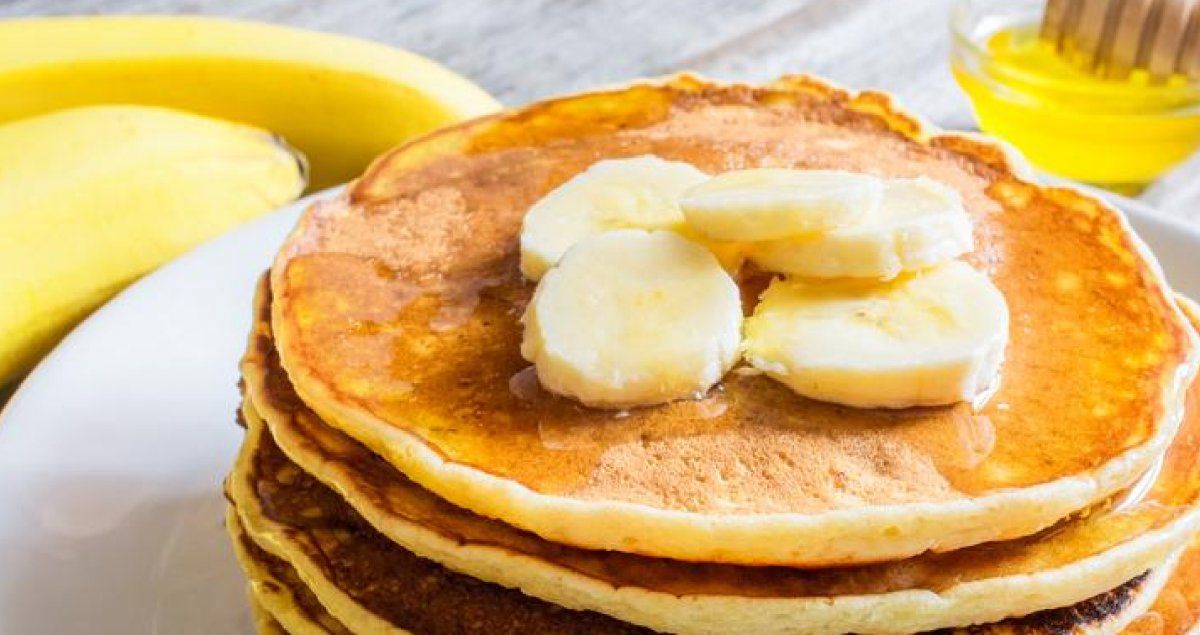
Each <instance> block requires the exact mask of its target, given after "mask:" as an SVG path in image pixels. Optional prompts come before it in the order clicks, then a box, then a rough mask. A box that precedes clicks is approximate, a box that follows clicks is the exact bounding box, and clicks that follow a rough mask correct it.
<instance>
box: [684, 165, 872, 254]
mask: <svg viewBox="0 0 1200 635" xmlns="http://www.w3.org/2000/svg"><path fill="white" fill-rule="evenodd" d="M882 192H883V181H882V180H881V179H879V178H877V177H874V176H871V175H869V174H859V173H855V172H844V171H840V170H789V169H783V168H757V169H752V170H735V171H733V172H725V173H723V174H719V175H717V176H715V177H713V178H712V179H709V180H708V181H706V182H705V183H703V184H701V185H699V186H696V187H694V188H692V189H690V190H688V191H687V192H685V193H684V194H683V198H682V199H680V201H679V205H680V207H682V208H683V214H684V216H685V217H686V218H687V222H688V224H689V225H691V226H692V227H693V228H695V229H696V230H697V231H699V232H700V233H701V234H703V235H705V236H707V237H709V238H711V239H715V240H726V241H762V240H774V239H779V238H786V237H790V236H795V235H797V234H805V233H811V232H818V231H826V230H830V229H834V228H837V227H841V226H844V225H848V224H851V223H853V222H855V221H856V220H858V219H859V218H861V217H862V216H863V215H864V214H867V213H869V212H870V211H871V210H872V209H874V208H875V207H877V206H878V205H879V199H880V197H881V195H882Z"/></svg>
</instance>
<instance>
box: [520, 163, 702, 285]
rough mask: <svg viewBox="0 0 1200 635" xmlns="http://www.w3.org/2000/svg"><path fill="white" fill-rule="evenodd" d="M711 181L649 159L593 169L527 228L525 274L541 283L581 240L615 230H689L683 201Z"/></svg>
mask: <svg viewBox="0 0 1200 635" xmlns="http://www.w3.org/2000/svg"><path fill="white" fill-rule="evenodd" d="M706 179H708V175H707V174H705V173H703V172H701V171H700V170H699V169H697V168H696V167H695V166H693V165H692V164H690V163H682V162H679V161H667V160H664V159H661V158H659V157H656V156H651V155H646V156H640V157H634V158H630V159H611V160H606V161H600V162H598V163H595V164H593V165H592V166H591V167H589V168H588V169H586V170H584V171H583V172H581V173H579V174H578V175H576V176H575V177H573V178H572V179H570V180H569V181H567V182H566V183H563V184H562V185H560V186H558V187H557V188H555V189H554V190H553V191H551V192H550V193H549V194H547V195H546V196H544V197H542V199H541V200H539V201H538V202H537V203H535V204H534V205H533V207H531V208H529V211H528V212H527V213H526V214H525V220H524V222H523V224H522V225H521V273H523V274H524V275H525V277H527V278H529V279H530V280H539V279H540V278H541V277H542V275H543V274H545V273H546V271H547V270H549V269H550V267H553V266H554V265H555V263H557V262H558V261H559V259H560V258H562V256H563V254H564V253H566V251H567V249H568V248H570V247H571V245H574V244H575V243H577V242H579V241H580V240H582V239H584V238H587V237H588V236H592V235H595V234H599V233H600V232H604V231H609V230H613V229H626V228H634V229H675V230H678V229H680V228H681V227H682V226H683V222H684V219H683V213H682V212H681V211H680V209H679V204H678V202H677V199H678V198H679V196H680V195H681V194H682V193H683V192H684V191H685V190H687V189H688V188H690V187H692V186H694V185H697V184H699V183H702V182H704V181H705V180H706Z"/></svg>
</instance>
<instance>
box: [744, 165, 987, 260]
mask: <svg viewBox="0 0 1200 635" xmlns="http://www.w3.org/2000/svg"><path fill="white" fill-rule="evenodd" d="M971 249H972V237H971V219H970V217H969V216H968V215H967V211H966V210H965V209H964V208H963V204H962V200H961V199H960V198H959V196H958V192H956V191H955V190H953V189H952V188H950V187H947V186H945V185H942V184H941V183H938V182H937V181H934V180H933V179H929V178H925V177H919V178H915V179H894V180H891V181H888V182H887V183H886V185H885V186H884V192H883V200H882V201H881V203H880V205H879V206H878V207H876V208H875V209H874V210H872V211H870V212H868V213H867V214H866V216H865V217H864V218H862V219H861V220H860V221H859V222H858V223H855V224H853V225H850V226H848V227H841V228H838V229H833V230H831V231H828V232H824V233H819V234H810V235H807V236H796V237H791V238H786V239H783V240H777V241H768V242H762V243H758V244H755V245H752V246H750V247H749V250H748V251H749V258H750V260H752V261H753V262H754V263H755V264H756V265H758V266H759V267H761V268H763V269H766V270H768V271H776V272H779V273H790V274H796V275H802V276H809V277H814V278H841V277H853V278H879V279H883V280H888V279H891V278H894V277H896V276H897V275H899V274H900V272H902V271H915V270H917V269H921V268H924V267H929V266H932V265H935V264H937V263H939V262H944V261H947V260H952V259H954V258H957V257H959V256H961V255H962V254H964V253H967V252H969V251H971Z"/></svg>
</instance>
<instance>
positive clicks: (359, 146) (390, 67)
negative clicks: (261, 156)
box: [0, 16, 499, 190]
mask: <svg viewBox="0 0 1200 635" xmlns="http://www.w3.org/2000/svg"><path fill="white" fill-rule="evenodd" d="M0 95H3V96H4V98H3V99H0V123H4V122H8V121H13V120H16V119H21V118H24V117H30V116H34V115H40V114H44V113H48V112H51V111H54V110H60V109H63V108H71V107H76V106H85V105H92V104H143V105H152V106H163V107H167V108H177V109H180V110H186V111H189V112H194V113H198V114H201V115H207V116H209V117H217V118H221V119H229V120H232V121H238V122H241V123H246V124H250V125H253V126H258V127H260V128H263V129H266V130H270V131H272V132H274V133H275V134H277V135H279V136H281V137H283V138H284V139H287V141H288V143H290V144H291V145H292V146H294V147H296V148H298V149H299V150H300V151H301V152H303V153H304V155H305V156H307V157H308V158H309V160H310V161H311V162H312V174H311V179H310V186H311V188H312V189H313V190H319V189H324V188H326V187H329V186H332V185H336V184H338V183H344V182H346V181H348V180H350V179H352V178H355V177H357V176H358V175H359V174H361V173H362V171H363V169H364V168H365V167H366V166H367V165H368V164H369V163H370V161H371V160H372V159H374V158H375V157H376V156H378V155H379V154H380V153H382V152H384V151H385V150H388V149H389V148H392V147H393V146H396V145H398V144H400V143H401V142H403V141H406V140H407V139H410V138H412V137H413V136H416V135H419V134H423V133H425V132H428V131H430V130H433V129H434V128H438V127H441V126H443V125H446V124H450V123H454V122H456V121H459V120H462V119H466V118H469V117H474V116H477V115H482V114H486V113H489V112H491V111H493V110H496V109H497V108H498V107H499V104H498V103H497V102H496V101H495V100H494V99H492V98H491V97H490V96H489V95H488V94H487V93H485V92H484V91H483V90H481V89H480V88H479V87H478V86H476V85H475V84H473V83H471V82H470V81H468V80H466V79H464V78H463V77H461V76H459V75H457V74H455V73H453V72H451V71H449V70H447V69H445V68H443V67H442V66H440V65H438V64H436V63H434V62H432V61H430V60H428V59H425V58H423V57H421V56H419V55H414V54H412V53H408V52H406V51H401V50H397V49H394V48H391V47H388V46H384V45H381V44H376V43H374V42H368V41H364V40H358V39H355V38H349V37H342V36H337V35H329V34H325V33H316V32H312V31H304V30H301V29H293V28H286V27H279V26H273V25H268V24H261V23H253V22H240V21H234V20H224V19H216V18H202V17H196V16H112V17H68V18H33V19H20V20H8V21H0Z"/></svg>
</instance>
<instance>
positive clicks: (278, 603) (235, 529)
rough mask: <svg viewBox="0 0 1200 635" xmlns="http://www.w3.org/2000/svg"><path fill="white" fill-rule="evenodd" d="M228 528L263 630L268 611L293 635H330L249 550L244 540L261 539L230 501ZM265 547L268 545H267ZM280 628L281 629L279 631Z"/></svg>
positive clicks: (227, 515)
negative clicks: (253, 534)
mask: <svg viewBox="0 0 1200 635" xmlns="http://www.w3.org/2000/svg"><path fill="white" fill-rule="evenodd" d="M225 531H226V532H227V533H228V534H229V541H230V543H231V544H232V545H233V553H234V556H235V557H236V559H237V562H238V565H239V566H240V567H241V568H242V573H244V574H245V576H246V580H247V590H248V593H249V595H250V600H251V605H250V609H251V612H252V613H253V615H254V621H255V625H256V628H258V630H259V633H270V632H272V631H264V630H263V628H262V625H263V624H264V622H263V620H262V618H263V617H264V615H263V614H264V613H265V615H266V616H269V617H270V618H272V619H273V620H274V621H275V622H276V625H277V626H278V627H279V628H282V629H283V630H284V631H285V632H286V633H289V634H290V635H330V633H329V631H328V630H327V629H326V628H325V627H323V626H321V625H320V624H318V623H317V622H316V621H314V620H312V619H311V618H309V617H308V616H307V615H305V614H304V611H302V610H301V609H300V607H299V604H298V603H297V601H296V598H295V595H294V594H293V593H292V590H291V589H290V588H288V586H287V585H286V584H284V583H283V582H281V581H280V580H278V579H276V578H275V577H274V576H272V575H271V573H270V572H269V571H267V569H266V567H263V566H262V565H261V564H260V563H259V562H258V561H256V560H255V559H254V557H253V556H251V555H250V554H249V552H247V551H246V549H245V546H244V545H243V544H242V540H243V539H244V540H254V542H255V544H259V545H260V547H261V546H262V545H261V544H260V543H259V541H258V540H256V539H254V538H252V537H250V536H249V535H248V534H247V533H246V530H245V528H244V527H243V525H242V521H241V519H240V518H239V516H238V513H237V510H236V509H235V508H234V506H233V505H226V510H225ZM264 550H265V547H264ZM275 632H278V631H275ZM396 635H411V633H408V632H407V631H399V632H396Z"/></svg>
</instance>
